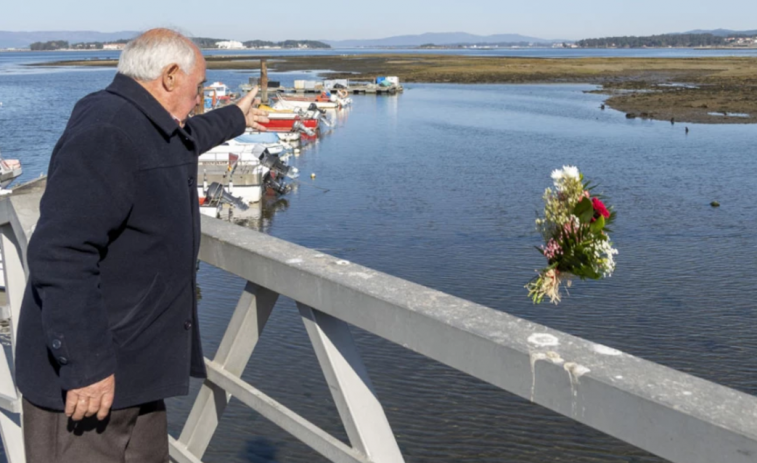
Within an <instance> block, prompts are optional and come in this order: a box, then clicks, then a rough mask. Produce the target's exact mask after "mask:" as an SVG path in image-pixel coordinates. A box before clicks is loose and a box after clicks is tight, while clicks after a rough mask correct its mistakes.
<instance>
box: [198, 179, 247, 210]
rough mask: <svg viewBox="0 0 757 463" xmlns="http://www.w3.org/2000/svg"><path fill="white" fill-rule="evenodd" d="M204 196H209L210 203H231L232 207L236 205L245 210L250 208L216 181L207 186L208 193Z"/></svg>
mask: <svg viewBox="0 0 757 463" xmlns="http://www.w3.org/2000/svg"><path fill="white" fill-rule="evenodd" d="M205 197H206V198H209V199H210V201H211V204H213V203H216V204H217V203H219V202H220V203H226V204H231V205H233V206H234V207H238V208H239V209H241V210H243V211H246V210H247V209H249V208H250V206H248V205H247V204H245V203H244V201H242V200H241V199H239V198H237V197H235V196H232V195H231V194H229V193H227V192H226V190H224V189H223V185H221V184H220V183H218V182H213V183H211V184H210V186H208V193H207V194H206V196H205Z"/></svg>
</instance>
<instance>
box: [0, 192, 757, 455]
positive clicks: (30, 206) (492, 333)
mask: <svg viewBox="0 0 757 463" xmlns="http://www.w3.org/2000/svg"><path fill="white" fill-rule="evenodd" d="M42 183H43V182H41V183H40V184H37V185H30V186H26V187H24V188H23V189H19V190H18V191H16V192H14V194H13V195H12V196H11V197H9V198H5V199H2V200H0V228H1V229H2V232H3V233H2V245H3V252H4V256H5V259H6V278H8V291H9V298H10V300H11V325H14V321H15V320H16V317H17V315H18V308H19V306H20V297H21V293H22V291H23V285H24V280H25V277H24V267H23V265H22V263H23V262H24V253H25V249H26V247H25V246H26V242H27V239H28V237H29V235H30V233H31V231H32V229H33V226H34V223H36V219H37V216H38V214H39V212H38V209H37V207H38V203H39V197H40V195H41V191H42V189H43V188H44V185H43V184H42ZM202 220H203V222H202V227H203V232H202V244H201V248H200V259H201V260H202V261H204V262H206V263H208V264H211V265H214V266H216V267H218V268H221V269H223V270H225V271H227V272H230V273H232V274H234V275H237V276H239V277H241V278H243V279H245V280H246V281H247V284H246V286H245V288H244V290H243V292H242V295H241V298H240V299H239V302H238V304H237V307H236V309H235V311H234V314H233V316H232V318H231V321H230V322H229V325H228V327H227V330H226V333H225V334H224V337H223V339H222V341H221V344H220V347H219V348H218V351H217V353H216V355H215V357H214V358H213V359H212V360H208V359H206V364H207V367H208V378H207V380H206V381H205V382H204V384H203V386H202V389H201V390H200V393H199V394H198V396H197V399H196V400H195V403H194V406H193V408H192V411H191V412H190V415H189V417H188V419H187V421H186V423H185V425H184V428H183V431H182V433H181V435H180V436H179V438H178V439H173V438H171V437H170V436H169V441H170V454H171V458H172V459H173V460H174V461H176V462H182V463H185V462H186V463H188V462H192V463H197V462H200V461H201V458H202V456H203V454H204V453H205V450H206V449H207V446H208V444H209V442H210V440H211V439H212V437H213V434H214V432H215V430H216V428H217V426H218V422H219V420H220V419H221V417H222V415H223V413H224V410H225V408H226V406H227V404H228V401H229V399H230V398H231V397H232V396H234V397H236V398H237V399H239V400H240V401H241V402H243V403H245V404H246V405H247V406H249V407H251V408H253V409H254V410H256V411H257V412H259V413H260V414H262V415H263V416H265V417H266V418H268V419H269V420H271V421H272V422H274V423H275V424H277V425H278V426H280V427H282V428H283V429H285V430H286V431H288V432H289V433H291V434H292V435H293V436H295V437H297V438H298V439H300V440H301V441H303V442H304V443H305V444H307V445H308V446H310V447H311V448H313V449H314V450H315V451H317V452H319V453H320V454H322V455H324V456H325V457H326V458H328V459H330V460H331V461H335V462H351V463H355V462H361V463H368V462H375V463H399V462H403V461H404V460H403V457H402V454H401V453H400V450H399V448H398V446H397V443H396V440H395V438H394V434H393V433H392V430H391V427H390V425H389V423H388V421H387V419H386V415H385V414H384V411H383V408H382V407H381V404H380V402H379V400H378V398H377V396H376V394H375V392H374V390H373V386H372V384H371V381H370V378H369V376H368V372H367V371H366V368H365V366H364V365H363V363H362V360H361V358H360V356H359V354H358V351H357V349H356V348H355V344H354V341H353V339H352V336H351V334H350V331H349V325H354V326H357V327H359V328H361V329H363V330H366V331H368V332H371V333H373V334H375V335H378V336H381V337H383V338H385V339H388V340H390V341H392V342H395V343H397V344H399V345H401V346H403V347H406V348H407V349H410V350H412V351H415V352H418V353H421V354H423V355H425V356H427V357H429V358H431V359H435V360H438V361H440V362H442V363H445V364H447V365H449V366H451V367H453V368H456V369H458V370H460V371H462V372H465V373H467V374H470V375H472V376H474V377H476V378H479V379H481V380H483V381H487V382H489V383H491V384H493V385H495V386H497V387H500V388H502V389H504V390H507V391H510V392H512V393H514V394H517V395H519V396H521V397H524V398H526V399H529V400H531V401H532V402H534V403H537V404H540V405H542V406H544V407H547V408H549V409H551V410H554V411H556V412H558V413H561V414H563V415H565V416H568V417H570V418H572V419H574V420H575V421H578V422H581V423H584V424H586V425H588V426H591V427H593V428H595V429H598V430H600V431H603V432H605V433H607V434H609V435H611V436H614V437H617V438H619V439H621V440H624V441H626V442H628V443H630V444H632V445H635V446H637V447H639V448H642V449H645V450H647V451H649V452H651V453H653V454H656V455H659V456H661V457H663V458H666V459H668V460H670V461H673V462H678V463H747V462H749V463H753V462H754V461H755V459H756V458H757V398H755V397H753V396H750V395H747V394H744V393H741V392H738V391H735V390H733V389H729V388H726V387H724V386H720V385H718V384H715V383H712V382H709V381H705V380H702V379H699V378H696V377H693V376H691V375H688V374H685V373H681V372H678V371H676V370H673V369H670V368H666V367H663V366H661V365H657V364H654V363H652V362H648V361H645V360H642V359H640V358H637V357H634V356H631V355H628V354H625V353H623V352H620V351H617V350H614V349H611V348H609V347H606V346H602V345H599V344H595V343H593V342H591V341H587V340H584V339H581V338H577V337H574V336H571V335H568V334H566V333H562V332H559V331H556V330H552V329H550V328H547V327H544V326H541V325H538V324H535V323H531V322H528V321H526V320H523V319H519V318H516V317H513V316H510V315H508V314H506V313H503V312H499V311H496V310H493V309H490V308H487V307H483V306H480V305H477V304H474V303H472V302H469V301H465V300H463V299H459V298H456V297H453V296H450V295H448V294H444V293H441V292H438V291H435V290H432V289H429V288H425V287H422V286H420V285H417V284H414V283H410V282H408V281H405V280H401V279H399V278H395V277H392V276H389V275H386V274H383V273H381V272H377V271H374V270H371V269H368V268H365V267H362V266H359V265H356V264H353V263H350V262H347V261H344V260H339V259H336V258H334V257H331V256H328V255H325V254H322V253H319V252H317V251H314V250H311V249H307V248H303V247H300V246H297V245H294V244H292V243H288V242H285V241H282V240H279V239H276V238H273V237H271V236H268V235H265V234H261V233H258V232H256V231H253V230H249V229H245V228H242V227H239V226H236V225H231V224H228V223H224V222H221V221H218V220H215V219H210V218H206V217H203V219H202ZM17 291H18V293H17ZM279 295H281V296H286V297H289V298H291V299H293V300H295V301H297V307H298V310H299V312H300V314H301V317H302V320H303V322H304V324H305V327H306V329H307V333H308V336H309V337H310V340H311V343H312V345H313V347H314V349H315V352H316V356H317V358H318V361H319V363H320V365H321V368H322V371H323V373H324V376H325V377H326V380H327V382H328V385H329V389H330V390H331V392H332V395H333V398H334V400H335V403H336V406H337V411H338V413H339V415H340V417H341V419H342V422H343V423H344V427H345V430H346V431H347V435H348V438H349V442H350V445H346V444H344V443H343V442H341V441H339V440H338V439H336V438H334V437H333V436H331V435H329V434H328V433H327V432H325V431H323V430H322V429H320V428H318V427H317V426H315V425H314V424H313V423H310V422H309V421H307V420H306V419H304V418H303V417H301V416H299V415H298V414H296V413H295V412H293V411H292V410H290V409H288V408H286V407H285V406H283V405H282V404H280V403H278V402H276V401H275V400H273V399H272V398H271V397H269V396H267V395H265V394H264V393H262V392H261V391H259V390H258V389H256V388H255V387H253V386H252V385H250V384H248V383H246V382H245V381H243V380H242V379H241V374H242V372H243V370H244V368H245V366H246V364H247V363H248V361H249V359H250V357H251V355H252V353H253V351H254V349H255V346H256V344H257V341H258V339H259V338H260V335H261V333H262V332H263V330H264V328H265V325H266V322H267V320H268V317H269V316H270V314H271V312H272V310H273V308H274V306H275V304H276V301H277V299H278V297H279ZM12 339H14V338H12ZM0 360H3V362H2V365H0V407H2V408H3V409H5V410H7V411H8V412H10V413H18V412H19V406H18V394H17V392H16V389H15V386H14V385H13V382H12V377H11V375H10V369H9V367H8V366H7V359H0ZM0 430H2V436H3V444H4V446H5V448H6V451H7V453H8V454H9V460H10V461H11V463H18V462H22V461H23V450H22V447H23V444H22V441H21V430H20V428H19V427H18V426H17V425H15V424H14V423H13V421H11V420H10V419H9V418H8V417H7V416H5V415H2V417H0Z"/></svg>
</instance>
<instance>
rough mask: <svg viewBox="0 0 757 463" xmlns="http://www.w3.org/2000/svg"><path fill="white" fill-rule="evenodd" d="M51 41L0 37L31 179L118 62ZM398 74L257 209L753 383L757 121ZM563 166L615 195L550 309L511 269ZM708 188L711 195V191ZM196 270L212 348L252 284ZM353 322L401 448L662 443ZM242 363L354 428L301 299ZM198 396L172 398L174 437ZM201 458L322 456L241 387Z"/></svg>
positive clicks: (269, 224)
mask: <svg viewBox="0 0 757 463" xmlns="http://www.w3.org/2000/svg"><path fill="white" fill-rule="evenodd" d="M529 52H531V53H534V52H532V51H529ZM565 52H566V51H561V53H565ZM568 52H569V51H568ZM661 52H664V51H661ZM524 53H525V52H524ZM545 53H554V52H553V51H552V50H546V51H545ZM671 53H683V54H692V55H697V56H698V55H699V54H700V53H704V52H700V51H677V50H676V51H672V52H671ZM61 55H63V53H52V54H38V55H37V54H31V53H0V102H2V103H3V104H2V107H0V152H2V154H3V156H4V157H8V158H18V159H20V160H21V161H22V163H23V165H24V169H25V173H24V176H23V178H22V179H21V180H22V181H26V180H30V179H32V178H35V177H37V176H39V175H40V174H42V173H44V172H45V171H46V169H47V163H48V160H49V156H50V152H51V150H52V148H53V145H54V144H55V142H56V141H57V139H58V137H59V136H60V135H61V133H62V131H63V129H64V126H65V124H66V121H67V118H68V116H69V114H70V112H71V109H72V107H73V105H74V103H75V102H76V101H77V100H78V99H79V98H81V97H83V96H84V95H86V94H87V93H90V92H93V91H96V90H98V89H101V88H103V87H105V86H106V85H108V83H109V82H110V80H111V79H112V77H113V74H114V71H113V70H99V69H85V70H78V69H73V70H72V69H46V68H34V69H28V68H23V67H21V66H19V63H21V62H29V61H34V60H47V59H60V56H61ZM66 56H72V57H74V54H70V55H66ZM102 56H103V57H107V56H111V55H107V54H104V53H103V54H102ZM43 58H44V59H43ZM253 75H254V74H251V73H249V72H236V71H209V72H208V79H209V80H211V81H215V80H220V81H222V82H224V83H226V84H228V85H229V86H231V87H233V88H236V87H237V86H238V85H240V84H242V83H245V82H247V80H248V78H249V77H250V76H253ZM315 76H316V75H315V74H312V73H310V74H308V73H286V74H274V75H273V76H271V78H272V79H276V80H280V81H282V82H283V83H285V84H291V82H292V81H293V80H295V79H303V78H315ZM405 88H406V91H405V93H404V94H402V95H398V96H390V97H375V96H356V97H354V104H353V107H352V108H351V109H348V110H345V111H343V112H341V113H339V116H338V119H337V124H336V127H335V128H334V129H333V130H332V131H331V132H329V133H328V134H326V135H325V136H323V137H322V138H321V139H320V140H319V141H318V142H317V143H314V144H312V145H310V146H309V147H307V148H305V149H303V151H302V152H301V154H300V155H299V156H298V157H296V158H293V159H292V164H293V165H295V166H296V167H298V168H299V169H300V172H301V173H303V175H302V179H301V184H300V185H299V187H298V188H296V189H295V190H294V191H293V192H291V193H290V194H289V195H287V196H286V197H284V198H283V199H282V200H280V201H278V202H276V203H274V204H270V205H268V206H267V208H266V210H265V211H264V212H265V213H264V214H262V215H261V217H260V219H259V220H257V221H255V222H254V223H251V224H250V226H251V227H252V228H256V229H259V230H262V231H263V232H265V233H269V234H271V235H273V236H277V237H280V238H283V239H286V240H290V241H292V242H295V243H298V244H301V245H304V246H308V247H311V248H316V249H319V250H321V251H323V252H325V253H328V254H331V255H334V256H337V257H340V258H344V259H347V260H350V261H352V262H356V263H359V264H362V265H365V266H368V267H371V268H374V269H377V270H381V271H384V272H387V273H390V274H393V275H396V276H399V277H402V278H405V279H408V280H411V281H414V282H417V283H420V284H423V285H427V286H429V287H432V288H435V289H438V290H441V291H444V292H447V293H450V294H453V295H456V296H459V297H463V298H466V299H469V300H472V301H475V302H477V303H480V304H484V305H487V306H489V307H492V308H495V309H497V310H502V311H505V312H508V313H511V314H513V315H516V316H519V317H523V318H526V319H529V320H532V321H535V322H538V323H542V324H546V325H548V326H550V327H552V328H556V329H559V330H562V331H565V332H568V333H571V334H573V335H577V336H582V337H585V338H587V339H590V340H592V341H595V342H599V343H602V344H606V345H608V346H612V347H614V348H617V349H620V350H623V351H626V352H629V353H632V354H634V355H638V356H640V357H643V358H645V359H648V360H651V361H654V362H659V363H661V364H664V365H667V366H670V367H673V368H676V369H679V370H682V371H685V372H688V373H691V374H693V375H696V376H699V377H702V378H705V379H708V380H712V381H716V382H718V383H720V384H723V385H726V386H729V387H732V388H736V389H738V390H741V391H744V392H747V393H750V394H757V379H755V378H757V361H755V359H757V330H755V329H754V327H755V326H757V303H756V302H755V301H757V275H756V274H755V272H756V271H757V234H755V232H754V229H755V224H757V202H756V201H755V200H754V196H755V195H754V191H755V190H754V188H755V175H756V174H757V152H756V151H755V141H757V126H755V125H699V124H685V125H684V124H676V125H671V124H670V123H667V122H655V121H643V120H627V119H626V118H625V117H624V114H622V113H620V112H617V111H613V110H609V109H608V110H605V111H602V110H600V109H599V106H600V104H601V102H602V100H603V96H601V95H595V94H589V93H586V91H589V90H592V89H593V88H594V87H592V86H587V85H422V84H408V85H406V87H405ZM684 126H688V128H689V133H688V135H687V134H686V133H685V130H684ZM563 165H576V166H578V167H579V168H580V169H581V171H582V172H583V173H584V174H585V175H586V177H587V178H589V179H591V180H594V181H595V182H597V183H598V184H599V185H600V187H599V190H600V191H602V192H604V194H605V195H606V196H607V197H608V198H609V202H610V203H611V204H613V205H614V206H615V208H616V210H617V211H618V220H617V222H616V224H615V226H614V230H615V233H614V235H613V236H612V237H613V240H614V241H615V243H616V246H617V248H618V249H619V250H620V254H619V255H618V256H617V261H618V266H617V271H616V273H615V275H613V277H612V278H610V279H608V280H604V281H597V282H580V283H578V284H576V285H574V287H573V289H572V290H571V295H570V297H567V298H565V299H564V301H563V303H562V304H561V305H559V306H557V307H555V306H552V305H548V304H545V305H541V306H534V305H532V304H531V302H530V300H529V299H528V298H527V297H526V290H525V289H524V288H523V286H524V285H525V284H526V283H527V282H528V281H529V279H530V278H531V277H532V276H533V275H534V270H535V269H537V268H539V267H540V266H542V265H543V261H542V258H541V256H540V255H539V254H538V253H537V252H536V251H535V250H534V249H533V246H535V245H538V244H540V237H539V235H538V234H537V233H536V231H535V229H534V218H535V216H536V213H537V212H538V211H539V210H540V209H541V207H542V203H541V195H542V193H543V192H544V189H545V188H546V187H548V186H550V182H551V180H550V172H551V171H552V170H553V169H556V168H559V167H561V166H563ZM310 173H315V174H316V178H315V180H311V179H310V178H309V177H310ZM314 187H318V188H314ZM324 189H325V190H328V191H324ZM715 200H716V201H719V202H720V204H721V207H720V208H712V207H710V202H711V201H715ZM199 281H200V289H201V291H202V300H201V304H200V312H201V319H202V320H201V321H202V330H203V337H204V345H205V350H206V355H207V356H210V357H212V355H213V354H214V352H215V350H216V348H217V346H218V343H219V341H220V338H221V336H222V334H223V331H224V329H225V327H226V324H227V323H228V321H229V318H230V316H231V312H232V310H233V308H234V306H235V304H236V301H237V298H238V297H239V294H240V292H241V290H242V287H243V285H244V282H242V281H240V280H239V279H238V278H235V277H232V276H229V275H226V274H224V273H222V272H220V271H218V270H216V269H214V268H212V267H210V266H207V265H203V266H202V267H201V270H200V278H199ZM293 284H295V283H294V282H293ZM354 334H355V337H356V339H357V343H358V346H359V348H360V350H361V352H362V355H363V357H364V360H365V363H366V365H367V367H368V370H369V372H370V374H371V378H372V380H373V382H374V385H375V387H376V390H377V393H378V396H379V398H380V400H381V402H382V403H383V405H384V407H385V410H386V413H387V416H388V418H389V421H390V423H391V425H392V427H393V430H394V432H395V434H396V435H397V439H398V442H399V445H400V447H401V449H402V450H403V453H404V455H405V458H406V461H408V462H409V463H410V462H417V463H420V462H423V463H446V462H448V463H453V462H454V463H457V462H461V461H471V462H474V461H475V462H485V463H494V462H497V463H545V462H570V463H600V462H601V463H611V462H612V463H621V462H622V463H631V462H633V463H652V462H655V463H657V462H661V460H660V459H658V458H656V457H653V456H650V455H648V454H646V453H645V452H643V451H640V450H637V449H635V448H633V447H630V446H628V445H626V444H623V443H621V442H619V441H617V440H615V439H613V438H610V437H607V436H604V435H602V434H601V433H599V432H596V431H593V430H591V429H588V428H586V427H584V426H582V425H579V424H575V423H574V422H572V421H571V420H569V419H567V418H563V417H561V416H558V415H555V414H554V413H552V412H550V411H547V410H545V409H543V408H540V407H538V406H535V405H532V404H530V403H528V402H527V401H525V400H522V399H520V398H517V397H515V396H512V395H510V394H508V393H506V392H503V391H501V390H498V389H496V388H494V387H492V386H490V385H488V384H484V383H482V382H480V381H478V380H474V379H471V378H469V377H467V376H465V375H463V374H461V373H458V372H456V371H454V370H451V369H450V368H448V367H446V366H443V365H441V364H438V363H435V362H433V361H430V360H427V359H425V358H423V357H420V356H418V355H416V354H413V353H411V352H408V351H405V350H404V349H402V348H401V347H399V346H396V345H393V344H390V343H389V342H386V341H384V340H382V339H377V338H375V337H374V336H372V335H369V334H366V333H364V332H361V331H359V330H355V332H354ZM244 378H245V379H246V380H247V381H249V382H250V383H252V384H253V385H255V386H256V387H258V388H260V389H262V390H263V391H264V392H266V393H267V394H269V395H271V396H273V397H274V398H276V399H278V400H280V401H282V402H283V403H284V404H285V405H287V406H288V407H290V408H292V409H294V410H295V411H298V412H300V413H301V414H303V415H304V416H305V417H306V418H307V419H309V420H311V421H313V422H314V423H315V424H317V425H319V426H321V427H322V428H324V429H325V430H327V431H329V432H332V433H334V434H335V435H336V436H337V437H339V438H341V439H346V435H345V433H344V431H343V429H342V427H341V423H340V420H339V417H338V414H337V412H336V409H335V407H334V406H333V404H332V401H331V397H330V393H329V390H328V387H327V386H326V383H325V381H324V379H323V375H322V373H321V372H320V369H319V367H318V363H317V361H316V358H315V355H314V353H313V350H312V348H311V347H310V345H309V341H308V338H307V335H306V333H305V330H304V327H303V324H302V322H301V321H300V319H299V314H298V312H297V310H296V308H295V307H294V304H293V303H292V302H291V301H287V300H284V301H282V302H280V303H279V305H278V306H277V308H276V310H275V311H274V315H273V316H272V319H271V321H270V322H269V325H268V327H267V328H266V331H265V332H264V334H263V337H262V340H261V342H260V344H259V345H258V347H257V348H256V352H255V354H254V356H253V360H252V361H251V362H250V364H249V365H248V367H247V369H246V371H245V373H244ZM198 386H199V384H198V383H195V386H194V388H193V394H195V393H196V390H197V388H198ZM192 400H193V397H192V396H190V397H187V398H178V399H172V400H171V401H170V403H169V407H170V415H169V419H170V432H171V434H173V435H174V436H178V434H179V432H180V430H181V426H182V423H183V421H184V419H185V418H186V416H187V414H188V412H189V408H190V406H191V403H192ZM204 461H207V462H254V463H271V462H287V463H289V462H302V463H304V462H324V461H325V460H324V459H323V458H322V457H320V456H318V455H317V454H315V452H313V451H311V450H309V449H308V448H306V447H305V446H304V445H303V444H301V443H299V442H298V441H297V440H296V439H294V438H292V437H290V436H288V435H287V434H286V433H284V432H283V431H281V430H279V429H278V428H277V427H276V426H275V425H273V424H271V423H269V422H267V421H266V420H265V419H263V418H262V417H260V416H259V415H257V414H256V413H254V412H252V411H250V410H248V409H247V408H246V407H245V406H243V405H242V404H240V403H239V402H237V401H235V400H232V403H231V406H230V407H229V409H228V410H227V413H226V415H224V417H223V419H222V420H221V424H220V428H219V430H218V432H217V434H216V437H215V438H214V440H213V441H212V443H211V446H210V449H209V450H208V453H207V454H206V456H205V458H204ZM713 463H716V462H713Z"/></svg>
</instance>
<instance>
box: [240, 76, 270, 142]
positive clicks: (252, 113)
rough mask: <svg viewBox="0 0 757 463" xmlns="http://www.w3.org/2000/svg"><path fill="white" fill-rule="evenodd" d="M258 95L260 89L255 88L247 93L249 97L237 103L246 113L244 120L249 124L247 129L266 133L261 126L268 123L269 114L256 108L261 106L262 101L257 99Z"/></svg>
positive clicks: (246, 96)
mask: <svg viewBox="0 0 757 463" xmlns="http://www.w3.org/2000/svg"><path fill="white" fill-rule="evenodd" d="M257 95H258V87H255V88H254V89H252V90H251V91H249V92H247V95H245V96H244V97H242V99H240V100H239V101H237V106H239V109H241V110H242V113H244V118H245V120H246V122H247V127H250V128H253V129H255V130H259V131H261V132H265V131H266V130H267V129H266V128H265V127H263V126H262V125H260V123H261V122H268V113H267V112H265V111H263V110H260V109H258V108H257V107H256V106H257V105H258V104H260V100H259V99H256V98H255V97H256V96H257Z"/></svg>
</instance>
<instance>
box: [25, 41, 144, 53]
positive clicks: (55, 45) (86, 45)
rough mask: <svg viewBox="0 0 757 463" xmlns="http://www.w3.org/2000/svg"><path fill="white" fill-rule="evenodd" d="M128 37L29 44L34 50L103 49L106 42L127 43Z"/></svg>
mask: <svg viewBox="0 0 757 463" xmlns="http://www.w3.org/2000/svg"><path fill="white" fill-rule="evenodd" d="M128 41H129V40H128V39H120V40H112V41H109V42H77V43H69V42H68V41H67V40H50V41H47V42H34V43H33V44H31V45H29V49H31V50H32V51H52V50H102V49H103V46H104V45H105V43H127V42H128Z"/></svg>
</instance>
